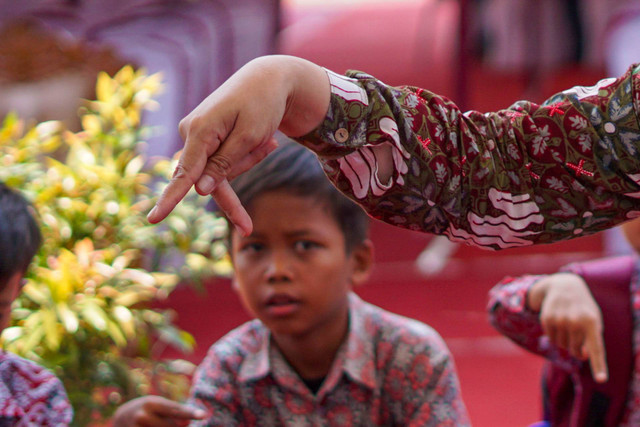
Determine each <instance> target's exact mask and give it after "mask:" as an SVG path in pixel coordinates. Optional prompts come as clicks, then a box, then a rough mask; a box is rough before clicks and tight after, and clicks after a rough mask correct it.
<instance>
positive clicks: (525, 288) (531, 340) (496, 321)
mask: <svg viewBox="0 0 640 427" xmlns="http://www.w3.org/2000/svg"><path fill="white" fill-rule="evenodd" d="M543 277H545V276H534V275H526V276H521V277H518V278H512V277H508V278H506V279H504V280H502V281H501V282H500V283H498V284H497V285H496V286H494V287H493V289H491V291H490V292H489V303H488V305H487V311H488V312H489V321H490V322H491V324H492V325H493V327H494V328H496V329H497V330H498V332H500V333H501V334H503V335H504V336H506V337H507V338H509V339H511V340H512V341H513V342H515V343H516V344H518V345H520V346H521V347H524V348H525V349H527V350H529V351H531V352H533V353H536V354H538V355H540V356H543V357H546V358H547V359H549V360H551V361H552V362H554V363H557V364H559V365H560V366H563V367H565V368H566V369H575V368H576V367H577V366H579V363H580V362H578V361H577V360H576V359H573V358H571V356H570V355H569V354H568V353H567V352H566V351H564V350H562V349H559V348H558V347H556V346H554V345H553V344H551V342H550V341H549V339H548V337H547V336H545V335H544V331H543V330H542V325H541V324H540V319H539V316H538V313H535V312H533V311H531V310H530V309H529V308H528V307H527V303H526V301H527V293H528V292H529V290H530V289H531V287H532V286H533V285H534V284H535V283H536V282H537V281H538V280H540V279H542V278H543Z"/></svg>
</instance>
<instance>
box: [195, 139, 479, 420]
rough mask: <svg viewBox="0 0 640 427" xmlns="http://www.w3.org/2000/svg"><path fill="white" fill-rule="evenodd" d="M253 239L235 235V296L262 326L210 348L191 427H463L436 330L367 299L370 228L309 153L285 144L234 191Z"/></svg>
mask: <svg viewBox="0 0 640 427" xmlns="http://www.w3.org/2000/svg"><path fill="white" fill-rule="evenodd" d="M234 190H235V191H236V192H237V194H238V195H239V197H240V199H241V201H242V202H243V203H244V204H245V206H247V207H248V208H249V212H250V213H251V215H252V218H253V219H254V229H253V232H252V233H251V234H250V235H249V236H246V237H245V236H243V235H241V234H240V233H239V232H238V231H237V230H235V229H233V227H230V229H231V231H230V253H231V256H232V260H233V264H234V279H233V286H234V289H235V290H236V292H237V293H238V295H239V297H240V300H241V302H242V304H243V305H244V307H245V308H246V309H247V310H248V312H249V313H251V314H252V315H253V316H255V317H256V319H254V320H252V321H249V322H247V323H245V324H244V325H241V326H240V327H238V328H236V329H235V330H233V331H231V332H229V333H228V334H227V335H226V336H224V337H223V338H221V339H220V340H219V341H218V342H216V343H214V344H213V345H212V346H211V348H210V349H209V352H208V354H207V356H206V358H205V359H204V360H203V362H202V363H201V364H200V366H199V368H198V371H197V373H196V376H195V378H194V384H193V386H192V391H191V394H192V396H191V399H190V400H189V403H190V404H191V405H193V406H195V407H199V408H201V409H203V410H205V411H206V412H207V413H208V414H209V418H208V419H204V420H199V421H194V422H192V425H208V426H211V425H223V426H230V425H296V426H307V425H327V426H337V425H341V426H344V425H368V426H369V425H371V426H373V425H406V426H409V425H412V426H414V425H420V426H456V427H459V426H467V425H469V420H468V416H467V412H466V408H465V406H464V403H463V401H462V397H461V395H460V389H459V381H458V377H457V374H456V370H455V366H454V363H453V360H452V358H451V355H450V353H449V350H448V349H447V347H446V345H445V343H444V341H443V340H442V338H441V337H440V336H439V335H438V334H437V332H436V331H434V330H433V329H432V328H431V327H429V326H427V325H425V324H423V323H421V322H418V321H416V320H413V319H408V318H405V317H401V316H399V315H396V314H392V313H390V312H387V311H385V310H383V309H381V308H379V307H376V306H374V305H371V304H368V303H366V302H364V301H363V300H361V299H360V298H359V297H358V296H357V295H356V294H355V293H354V292H353V289H352V288H353V287H354V286H357V285H360V284H362V283H364V282H365V281H366V280H367V279H368V277H369V274H370V270H371V266H372V259H373V254H372V251H373V248H372V244H371V241H370V240H369V239H368V218H367V216H366V214H365V213H364V211H362V209H361V208H360V207H358V206H357V205H356V204H354V203H353V202H351V201H350V200H348V199H347V198H346V197H344V196H343V195H342V194H340V193H339V192H338V191H337V190H336V189H335V188H334V187H333V186H332V185H331V183H330V182H329V180H328V179H327V178H326V176H325V175H324V173H323V171H322V168H321V166H320V164H319V162H318V160H317V158H316V157H315V155H314V154H313V153H311V152H310V151H308V150H306V149H304V148H303V147H301V146H299V145H297V144H293V143H284V144H281V146H280V147H279V148H278V149H277V150H276V151H274V152H273V153H272V154H271V155H269V156H268V157H267V158H266V160H264V161H263V162H262V163H261V164H260V165H258V166H257V167H256V168H254V169H253V170H252V171H251V172H249V173H247V174H245V175H243V176H242V177H240V178H238V179H237V180H236V181H235V182H234Z"/></svg>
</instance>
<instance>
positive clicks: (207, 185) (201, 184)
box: [197, 175, 216, 194]
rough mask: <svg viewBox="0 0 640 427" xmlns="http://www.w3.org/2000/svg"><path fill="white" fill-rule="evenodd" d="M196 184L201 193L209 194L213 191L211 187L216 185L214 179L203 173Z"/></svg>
mask: <svg viewBox="0 0 640 427" xmlns="http://www.w3.org/2000/svg"><path fill="white" fill-rule="evenodd" d="M197 186H198V189H199V190H200V192H201V193H205V194H209V193H211V192H212V191H213V187H215V186H216V181H215V180H214V179H213V178H212V177H210V176H209V175H204V176H203V177H202V178H200V179H199V180H198V184H197Z"/></svg>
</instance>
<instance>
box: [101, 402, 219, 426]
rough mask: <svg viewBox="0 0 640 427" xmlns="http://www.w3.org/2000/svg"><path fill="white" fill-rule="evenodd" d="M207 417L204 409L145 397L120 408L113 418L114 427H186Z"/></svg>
mask: <svg viewBox="0 0 640 427" xmlns="http://www.w3.org/2000/svg"><path fill="white" fill-rule="evenodd" d="M205 416H206V413H205V412H204V411H203V410H202V409H197V408H192V407H190V406H187V405H182V404H180V403H178V402H174V401H173V400H169V399H165V398H164V397H160V396H144V397H139V398H137V399H133V400H130V401H128V402H127V403H125V404H124V405H122V406H121V407H119V408H118V410H117V411H116V413H115V415H114V416H113V426H114V427H129V426H139V427H143V426H144V427H156V426H157V427H165V426H166V427H173V426H186V425H188V424H189V422H190V421H191V420H201V419H203V418H204V417H205Z"/></svg>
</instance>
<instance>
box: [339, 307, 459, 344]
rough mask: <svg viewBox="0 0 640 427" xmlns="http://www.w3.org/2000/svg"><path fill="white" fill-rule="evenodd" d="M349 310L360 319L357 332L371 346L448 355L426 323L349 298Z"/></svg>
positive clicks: (440, 338) (440, 341)
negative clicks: (384, 345)
mask: <svg viewBox="0 0 640 427" xmlns="http://www.w3.org/2000/svg"><path fill="white" fill-rule="evenodd" d="M351 306H352V312H354V313H357V316H358V317H359V318H360V323H361V326H360V328H362V330H363V331H364V333H365V334H366V335H368V336H369V337H370V339H371V340H372V341H374V342H378V343H386V344H391V345H393V346H394V347H395V348H396V349H401V348H403V347H404V348H406V347H407V346H409V347H416V348H419V349H422V350H423V351H427V352H430V351H431V350H434V351H437V352H442V351H444V352H446V353H448V350H447V347H446V344H445V343H444V340H443V339H442V337H441V336H440V334H439V333H438V332H437V331H436V330H435V329H433V328H432V327H431V326H429V325H427V324H426V323H423V322H421V321H419V320H416V319H412V318H409V317H405V316H402V315H399V314H396V313H392V312H390V311H387V310H385V309H383V308H381V307H378V306H376V305H373V304H371V303H368V302H366V301H363V300H361V299H360V298H359V297H357V296H352V298H351Z"/></svg>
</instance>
